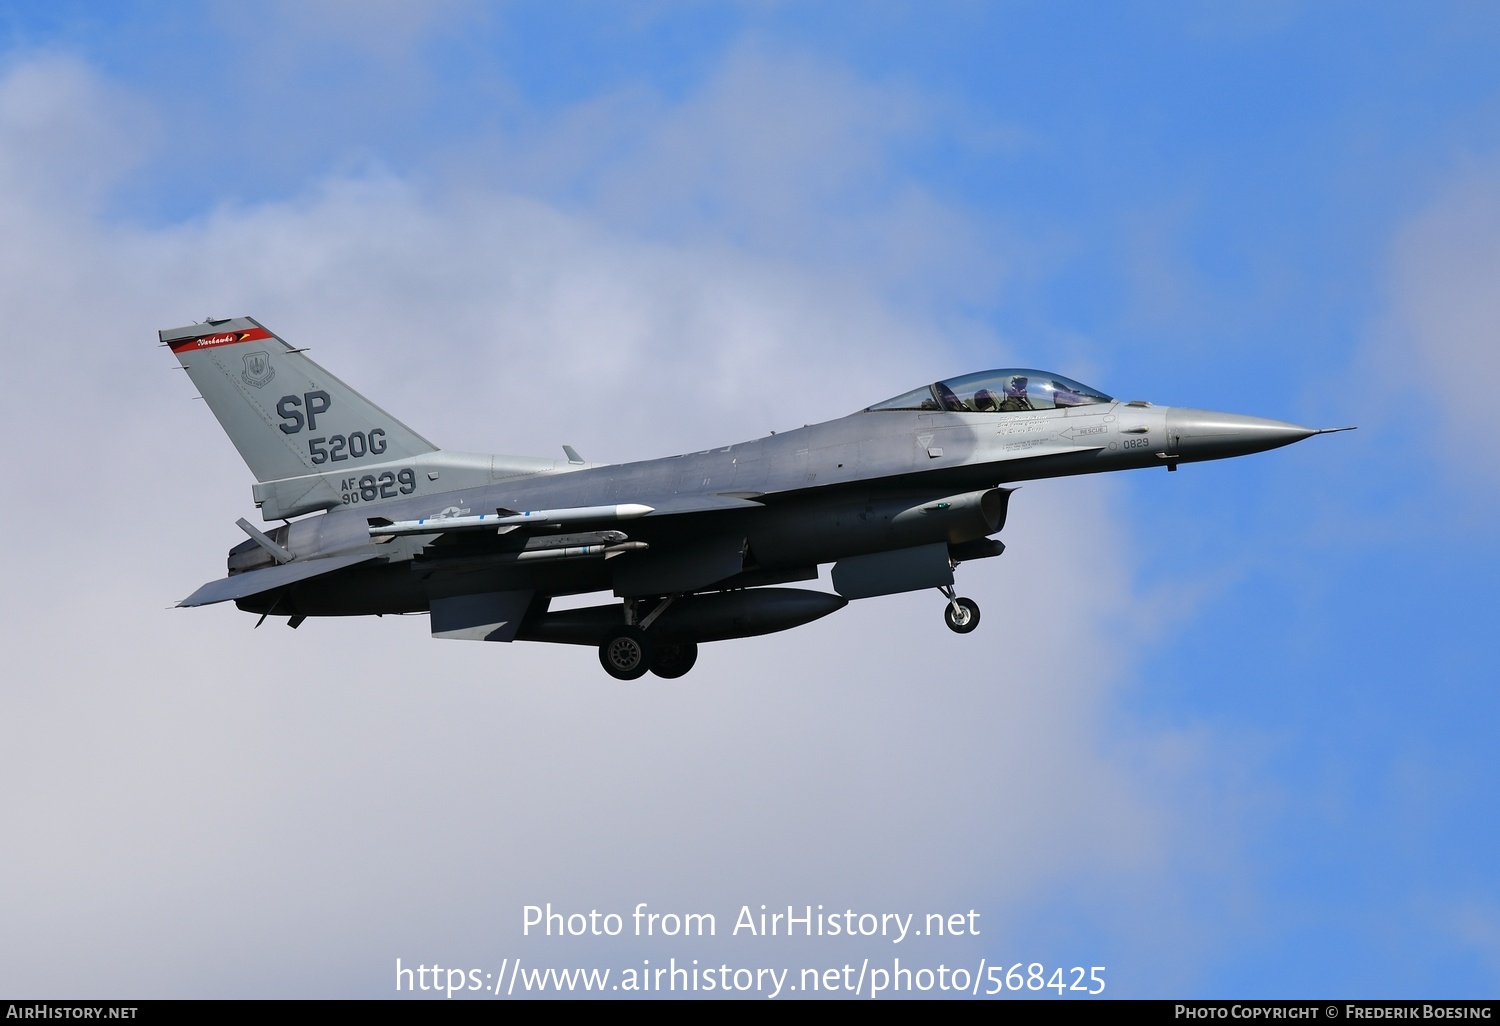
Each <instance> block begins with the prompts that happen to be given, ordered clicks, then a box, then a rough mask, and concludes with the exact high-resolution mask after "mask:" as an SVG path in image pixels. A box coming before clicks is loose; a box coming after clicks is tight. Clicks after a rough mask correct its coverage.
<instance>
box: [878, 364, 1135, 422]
mask: <svg viewBox="0 0 1500 1026" xmlns="http://www.w3.org/2000/svg"><path fill="white" fill-rule="evenodd" d="M1112 402H1114V400H1113V399H1112V398H1110V397H1109V396H1107V395H1105V394H1104V393H1103V392H1099V391H1095V390H1094V389H1092V388H1090V387H1089V386H1087V385H1082V384H1079V383H1078V382H1076V381H1074V380H1073V379H1072V378H1065V377H1062V376H1061V375H1059V374H1053V373H1051V372H1049V371H1039V370H1025V369H1020V368H1015V367H1011V368H1006V369H1004V370H989V371H980V372H979V373H977V374H965V375H964V376H963V377H961V378H949V379H948V380H947V381H937V382H934V383H933V384H931V385H923V386H922V387H921V388H918V389H914V390H913V391H910V392H907V393H906V394H905V395H898V396H896V398H894V399H887V400H886V401H885V402H883V403H876V404H875V405H874V406H871V407H869V409H870V410H872V411H874V410H934V411H937V410H946V411H947V412H949V413H1014V412H1018V411H1022V410H1053V409H1058V408H1059V407H1067V406H1088V405H1090V404H1093V403H1112Z"/></svg>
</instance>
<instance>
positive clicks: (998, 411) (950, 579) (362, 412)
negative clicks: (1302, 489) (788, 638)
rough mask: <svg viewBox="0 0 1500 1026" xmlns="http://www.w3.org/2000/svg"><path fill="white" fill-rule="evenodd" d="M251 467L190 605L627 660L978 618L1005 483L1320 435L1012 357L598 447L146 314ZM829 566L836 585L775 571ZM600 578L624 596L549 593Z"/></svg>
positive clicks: (811, 575) (214, 329)
mask: <svg viewBox="0 0 1500 1026" xmlns="http://www.w3.org/2000/svg"><path fill="white" fill-rule="evenodd" d="M159 337H160V340H161V343H162V345H164V346H166V347H169V348H170V349H171V350H172V352H173V354H174V355H175V356H176V357H177V359H178V361H179V362H180V363H181V364H182V366H183V367H184V368H185V369H186V370H187V373H188V376H189V377H190V378H191V379H192V381H193V383H194V384H195V385H196V386H197V387H198V389H199V391H200V392H201V394H202V398H203V399H204V400H206V401H207V404H208V408H209V409H210V410H212V411H213V413H214V415H215V416H216V417H217V418H218V419H219V423H220V425H222V427H223V428H224V431H225V432H226V433H227V434H228V435H229V438H230V441H232V442H233V443H234V446H235V448H236V449H238V450H239V453H240V456H241V457H243V458H244V461H245V463H246V464H247V465H248V466H249V468H250V471H251V473H253V474H254V475H255V482H256V483H255V484H254V486H253V487H252V489H251V491H252V495H253V497H254V500H255V504H256V505H257V506H258V507H259V508H260V515H261V517H262V519H263V520H264V521H266V522H273V521H280V522H281V523H280V524H278V525H276V526H269V527H267V528H265V529H262V528H260V527H256V526H255V525H253V524H252V523H250V522H249V521H248V520H246V519H243V518H241V519H240V520H239V521H238V525H239V528H240V529H241V530H242V531H243V532H244V533H245V534H246V535H247V538H246V540H245V541H242V542H240V543H239V544H238V545H236V546H234V547H233V548H232V549H230V550H229V574H228V576H227V577H224V578H221V579H219V580H215V581H211V582H209V583H208V584H205V585H204V586H203V587H201V588H199V589H198V590H197V591H195V592H193V594H191V595H189V596H188V597H187V598H186V599H184V600H183V601H182V602H181V603H179V605H181V606H203V605H209V604H211V603H215V602H230V601H232V602H234V603H235V604H236V605H237V606H238V607H239V608H240V609H242V610H246V611H248V612H252V613H259V614H260V619H259V620H258V621H257V622H256V626H257V627H258V626H260V624H261V623H263V622H264V621H265V619H266V618H267V617H268V616H275V617H285V618H286V622H287V623H288V624H289V625H290V626H292V627H298V626H300V625H301V624H302V622H303V621H304V620H305V619H306V618H307V617H309V616H367V615H371V614H375V615H383V614H387V613H427V614H428V615H429V617H430V619H431V624H432V635H433V637H436V638H451V639H467V640H478V641H502V642H510V641H544V642H554V643H559V644H566V645H587V646H592V647H595V648H597V650H598V653H599V662H600V663H601V664H602V665H603V667H604V669H605V671H607V672H608V673H609V674H610V675H611V676H614V677H616V678H618V679H620V680H633V679H635V678H638V677H641V676H642V675H644V674H646V673H647V672H651V673H655V674H656V675H657V676H659V677H666V678H675V677H681V676H682V675H683V674H685V673H687V672H688V671H689V670H690V669H692V667H693V664H694V662H695V661H696V660H697V657H698V646H699V645H700V644H703V643H706V642H710V641H723V640H727V639H731V638H745V637H750V636H753V635H759V634H769V633H772V632H774V631H782V630H787V629H789V628H792V627H797V626H800V625H802V624H806V623H809V622H811V621H813V620H816V619H818V618H820V617H823V616H827V615H828V614H830V613H833V612H835V611H836V610H838V609H841V608H843V606H845V605H846V604H847V603H848V602H849V600H851V599H863V598H872V597H875V596H879V595H892V594H896V593H899V592H907V591H917V590H922V589H928V588H932V589H936V590H937V591H938V592H940V593H941V594H942V596H943V607H942V608H943V615H944V618H945V619H946V621H947V624H948V626H949V627H950V628H951V629H952V630H954V631H955V632H957V633H959V634H967V633H969V632H970V631H973V630H974V629H975V628H976V627H977V626H978V625H979V607H978V605H977V604H976V603H974V602H973V601H972V600H970V599H968V598H964V597H962V596H960V595H958V594H957V593H956V591H955V587H954V570H955V569H956V568H957V567H958V566H959V564H961V563H966V562H969V561H971V560H980V559H989V558H992V557H995V556H998V555H1000V554H1001V553H1002V552H1004V551H1005V546H1004V544H1003V543H1001V542H1000V541H999V540H998V539H997V538H995V537H994V536H995V535H996V534H998V533H999V532H1000V530H1001V529H1002V528H1003V527H1004V526H1005V517H1006V510H1007V508H1008V506H1009V502H1010V496H1011V492H1012V489H1011V488H1009V487H1007V485H1011V484H1014V483H1015V482H1018V481H1027V480H1034V479H1039V478H1048V477H1059V476H1063V475H1070V474H1093V473H1100V472H1103V471H1108V470H1128V469H1132V468H1141V467H1166V469H1168V470H1176V469H1177V466H1178V464H1180V463H1194V462H1197V461H1200V460H1217V459H1224V458H1226V457H1229V456H1242V455H1245V454H1247V453H1253V452H1260V451H1262V450H1266V449H1274V448H1277V447H1278V446H1283V445H1288V444H1290V443H1292V442H1296V441H1299V440H1301V439H1303V438H1307V437H1310V436H1312V435H1316V434H1323V433H1326V432H1328V431H1341V430H1348V429H1347V428H1328V429H1322V430H1317V429H1313V428H1306V427H1299V426H1298V425H1296V424H1288V423H1285V422H1282V421H1278V420H1265V419H1262V418H1259V417H1247V416H1241V415H1238V414H1232V413H1209V412H1205V411H1202V410H1192V409H1183V408H1179V407H1167V406H1153V405H1152V404H1151V403H1149V402H1141V401H1132V402H1121V401H1119V400H1116V399H1113V398H1111V397H1110V396H1108V395H1105V394H1104V393H1103V392H1100V391H1098V390H1096V389H1093V388H1090V387H1088V386H1087V385H1083V384H1080V383H1079V382H1077V381H1074V380H1072V379H1070V378H1067V377H1064V376H1062V375H1060V374H1053V373H1050V372H1047V371H1039V370H1026V369H1018V368H1007V369H1003V370H988V371H981V372H979V373H977V374H967V375H964V376H962V377H957V378H949V379H948V380H946V381H937V382H933V383H932V384H926V385H922V386H920V387H919V388H914V389H912V390H911V391H910V392H905V393H903V394H901V395H898V396H896V397H895V398H893V399H887V400H885V401H884V402H878V403H875V404H874V405H873V406H870V407H867V408H866V409H863V410H860V411H858V412H857V413H852V414H850V415H849V416H847V417H843V418H840V419H838V420H831V421H827V422H826V423H822V424H814V425H811V426H808V427H804V428H801V429H798V430H794V431H785V432H782V433H779V434H773V435H770V436H768V437H766V438H759V439H756V440H754V441H749V442H742V443H740V444H737V445H728V446H724V447H723V448H719V449H709V450H704V451H701V452H693V453H687V454H684V455H680V456H671V457H667V458H665V459H657V460H647V461H645V462H641V463H626V464H619V465H604V464H597V463H588V462H586V461H585V460H584V459H583V458H582V457H580V456H579V455H578V453H577V452H575V451H574V450H573V449H572V448H571V447H569V446H563V451H564V456H565V458H564V459H560V460H557V459H544V458H543V459H538V458H531V457H518V456H491V455H479V454H474V453H461V452H451V451H449V450H446V449H440V448H438V447H437V446H436V445H434V444H433V443H431V442H429V441H428V440H427V439H425V438H423V437H422V436H421V435H419V434H417V433H416V432H415V431H413V430H412V429H411V428H409V427H407V426H406V425H405V424H403V423H401V422H400V421H399V420H397V419H396V418H394V417H392V416H391V415H390V414H388V413H386V412H385V411H384V410H382V409H381V408H380V407H378V406H376V405H375V404H374V403H372V402H370V401H369V400H368V399H366V398H365V397H364V396H362V395H360V394H359V393H358V392H356V391H354V390H353V389H352V388H350V387H349V386H348V385H346V384H344V383H343V382H342V381H340V380H339V379H338V378H336V377H334V376H333V375H332V374H330V373H328V372H327V371H325V370H324V369H323V368H322V367H320V366H318V365H317V364H316V363H314V362H313V361H312V360H311V359H309V358H308V357H307V355H306V353H305V351H303V350H301V349H297V348H294V347H293V346H291V345H290V344H288V343H287V342H285V341H283V340H282V339H281V338H280V337H278V336H277V335H274V334H272V333H271V332H270V331H269V330H267V329H266V328H265V327H263V326H262V325H261V324H260V323H259V322H258V321H255V320H253V319H251V318H248V317H242V318H234V319H230V320H209V321H205V322H202V323H198V324H192V325H189V326H187V327H184V328H172V329H170V330H166V331H162V332H160V333H159ZM829 563H831V564H832V565H833V570H832V575H831V576H832V581H833V587H834V591H835V594H830V593H828V592H826V591H818V590H812V589H807V588H787V587H782V585H786V584H790V583H795V582H800V581H812V580H816V579H817V577H818V568H819V567H820V566H821V565H824V564H829ZM595 592H607V593H612V595H613V597H614V599H616V600H617V601H612V602H608V603H605V604H602V605H593V606H586V607H583V608H572V609H563V610H553V609H551V608H550V605H551V602H552V600H553V599H554V598H556V597H558V596H564V595H580V594H588V593H595Z"/></svg>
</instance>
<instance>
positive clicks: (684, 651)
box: [651, 641, 698, 680]
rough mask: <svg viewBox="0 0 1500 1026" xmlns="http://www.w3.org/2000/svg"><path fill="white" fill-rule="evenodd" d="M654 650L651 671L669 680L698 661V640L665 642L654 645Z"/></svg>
mask: <svg viewBox="0 0 1500 1026" xmlns="http://www.w3.org/2000/svg"><path fill="white" fill-rule="evenodd" d="M653 651H654V654H653V655H652V657H651V672H652V673H654V674H656V675H657V676H658V677H665V678H666V679H667V680H675V679H676V678H678V677H681V676H682V675H683V674H685V673H687V672H688V671H689V670H691V669H692V668H693V664H694V663H696V662H697V661H698V643H697V642H696V641H675V642H663V643H661V644H659V645H656V646H654V649H653Z"/></svg>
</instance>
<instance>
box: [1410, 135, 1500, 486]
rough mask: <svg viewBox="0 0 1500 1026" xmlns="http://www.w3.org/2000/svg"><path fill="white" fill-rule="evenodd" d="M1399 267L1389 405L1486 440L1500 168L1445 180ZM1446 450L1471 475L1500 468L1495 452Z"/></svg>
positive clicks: (1499, 339) (1498, 366) (1497, 343)
mask: <svg viewBox="0 0 1500 1026" xmlns="http://www.w3.org/2000/svg"><path fill="white" fill-rule="evenodd" d="M1392 266H1393V291H1394V294H1395V305H1396V311H1395V312H1396V314H1397V324H1396V326H1395V327H1394V328H1393V329H1392V330H1391V331H1390V332H1389V333H1388V344H1387V345H1386V347H1385V348H1384V349H1383V350H1382V353H1381V355H1382V358H1383V359H1382V363H1383V366H1382V370H1381V374H1380V377H1381V380H1382V384H1383V385H1384V386H1385V388H1386V390H1387V402H1388V403H1389V404H1391V407H1390V408H1392V409H1399V410H1409V409H1411V408H1412V406H1413V405H1414V404H1415V405H1419V406H1421V407H1422V408H1424V409H1432V410H1434V411H1435V412H1436V416H1437V417H1438V418H1439V419H1440V420H1442V421H1443V422H1445V424H1446V426H1447V427H1448V428H1449V429H1450V430H1452V431H1455V432H1458V437H1482V436H1483V434H1484V432H1485V431H1486V430H1487V429H1488V426H1489V418H1488V415H1487V413H1486V408H1487V406H1488V405H1489V399H1490V397H1492V396H1494V395H1496V394H1497V393H1500V287H1497V283H1500V167H1497V165H1496V164H1495V163H1494V162H1493V161H1491V162H1488V163H1475V164H1473V165H1471V166H1469V167H1468V168H1466V169H1464V170H1463V171H1462V172H1461V173H1459V174H1457V175H1456V176H1454V177H1453V178H1452V179H1451V180H1450V181H1449V182H1448V183H1446V184H1445V185H1444V186H1443V187H1442V188H1441V190H1440V191H1439V194H1438V195H1437V197H1436V198H1435V199H1434V200H1433V201H1432V202H1431V203H1430V204H1428V205H1427V207H1426V208H1425V209H1423V210H1422V211H1420V212H1419V213H1418V214H1417V215H1416V216H1415V217H1413V218H1412V219H1411V220H1410V221H1409V222H1408V223H1407V224H1406V225H1405V226H1404V228H1403V229H1402V230H1401V231H1400V232H1399V233H1398V234H1397V236H1396V239H1395V242H1394V245H1393V251H1392ZM1440 448H1441V447H1440ZM1446 448H1447V449H1451V451H1452V452H1453V453H1454V454H1455V455H1460V454H1461V455H1460V458H1461V459H1462V461H1463V466H1464V467H1466V468H1470V469H1472V468H1474V467H1476V466H1477V467H1484V468H1487V469H1488V470H1490V471H1491V472H1493V471H1495V470H1500V461H1497V458H1496V454H1495V452H1494V450H1493V448H1492V447H1490V446H1483V445H1481V446H1461V447H1459V448H1458V449H1452V448H1451V447H1446Z"/></svg>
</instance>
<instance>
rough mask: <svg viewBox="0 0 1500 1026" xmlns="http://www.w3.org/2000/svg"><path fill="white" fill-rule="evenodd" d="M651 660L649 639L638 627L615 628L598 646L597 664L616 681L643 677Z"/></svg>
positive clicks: (649, 667)
mask: <svg viewBox="0 0 1500 1026" xmlns="http://www.w3.org/2000/svg"><path fill="white" fill-rule="evenodd" d="M652 658H653V655H652V651H651V639H650V638H648V637H646V632H645V631H643V630H641V629H640V628H639V627H616V628H615V629H614V630H612V631H610V632H609V633H608V634H606V635H605V636H604V641H603V643H602V644H600V646H599V664H600V665H601V666H603V667H604V672H606V673H608V674H609V675H610V676H611V677H614V678H615V679H616V680H635V679H636V678H637V677H642V676H645V673H646V671H647V670H649V669H651V661H652ZM689 665H691V664H689ZM683 672H684V673H686V672H687V671H686V670H684V671H683Z"/></svg>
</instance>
